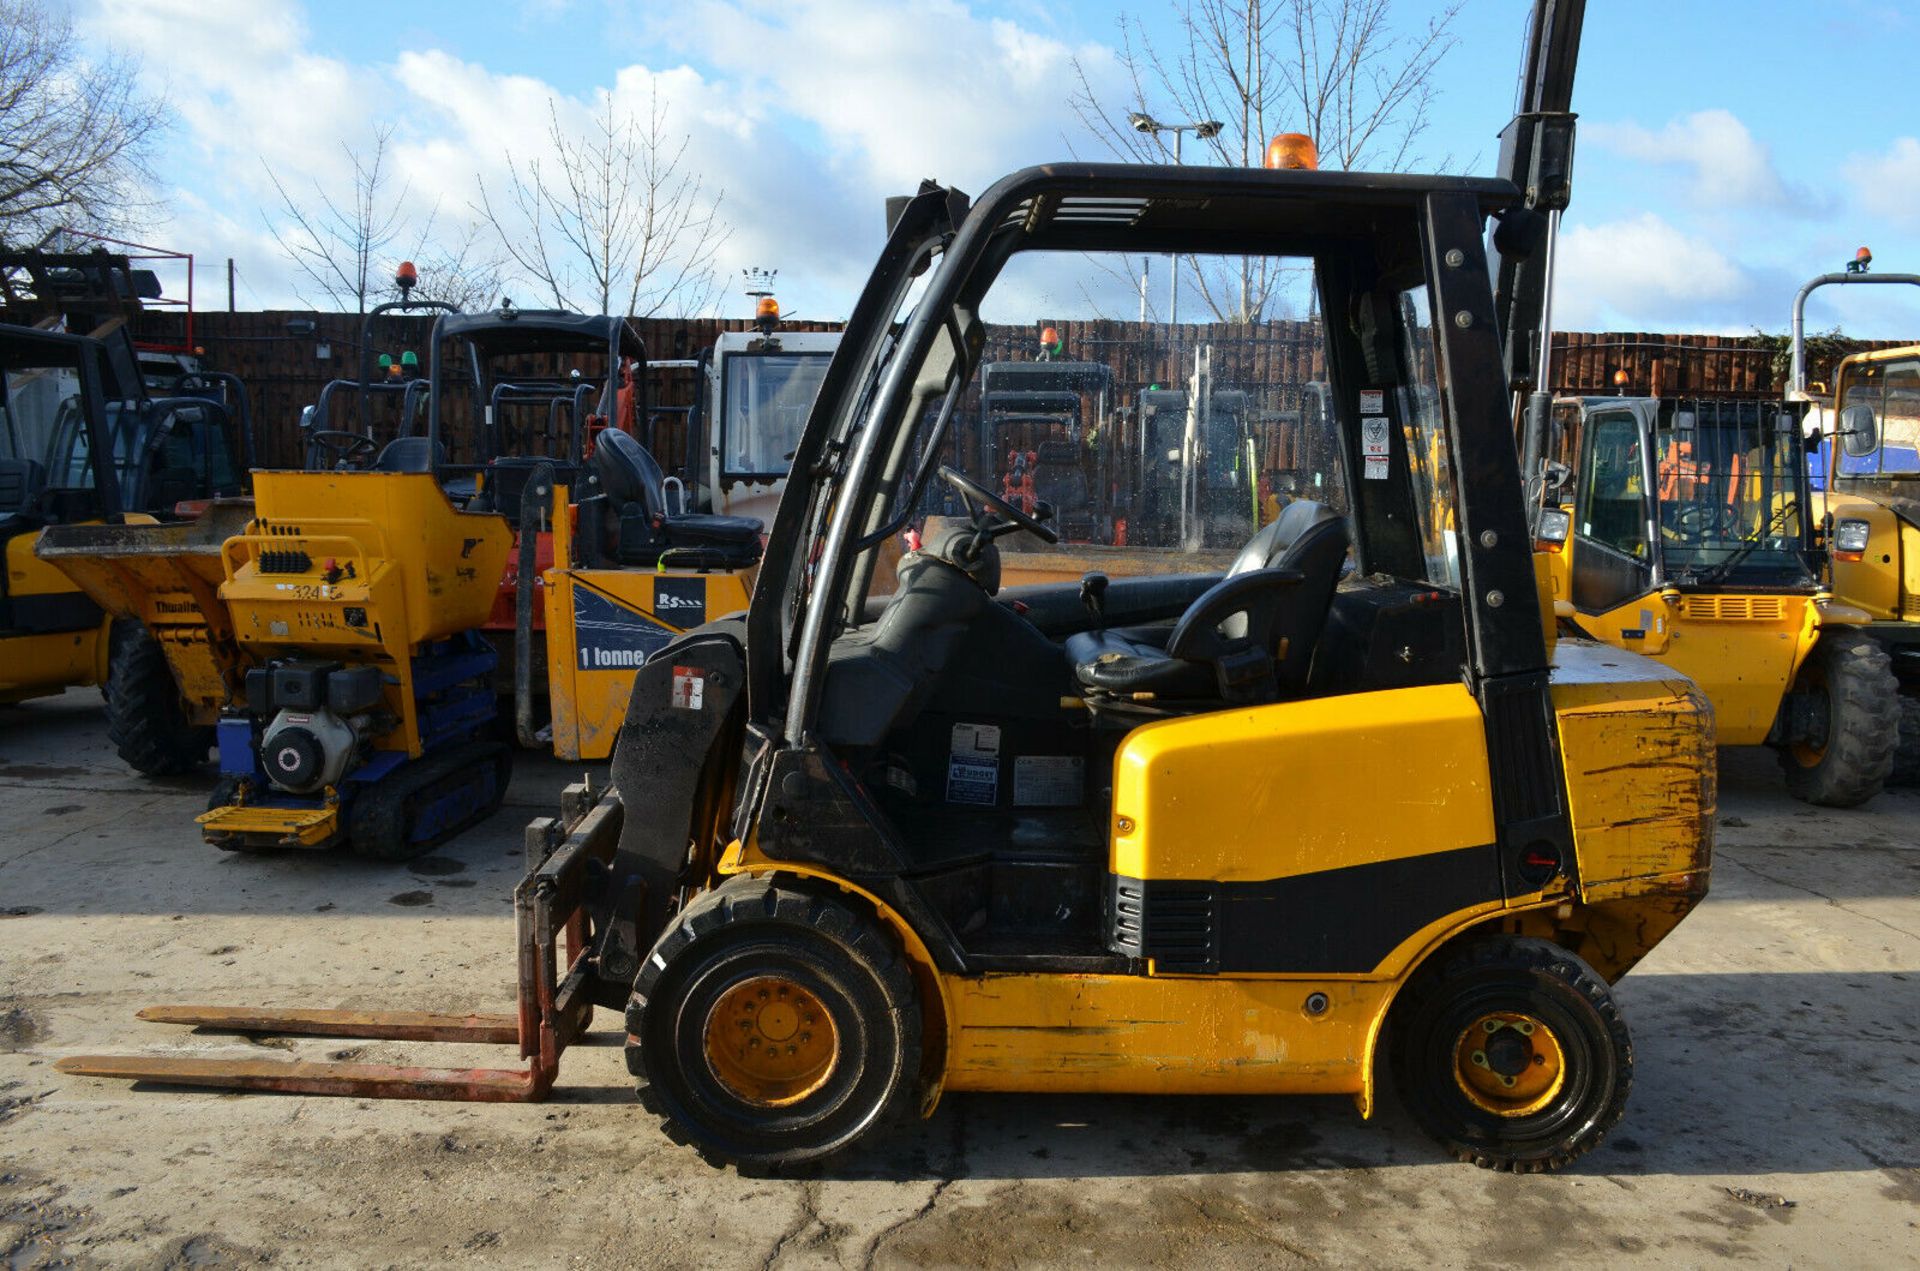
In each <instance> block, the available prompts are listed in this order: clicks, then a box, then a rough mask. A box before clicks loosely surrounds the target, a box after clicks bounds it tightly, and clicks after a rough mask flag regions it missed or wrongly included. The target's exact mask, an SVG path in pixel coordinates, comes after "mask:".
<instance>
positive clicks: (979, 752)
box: [949, 724, 1000, 759]
mask: <svg viewBox="0 0 1920 1271" xmlns="http://www.w3.org/2000/svg"><path fill="white" fill-rule="evenodd" d="M949 749H950V750H951V751H952V753H953V756H954V758H956V759H962V758H970V759H998V758H1000V726H999V725H998V724H955V725H954V726H953V745H952V746H951V747H950V748H949Z"/></svg>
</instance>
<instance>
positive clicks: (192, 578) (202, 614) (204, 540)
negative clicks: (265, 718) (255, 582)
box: [36, 499, 253, 724]
mask: <svg viewBox="0 0 1920 1271" xmlns="http://www.w3.org/2000/svg"><path fill="white" fill-rule="evenodd" d="M252 520H253V501H252V500H251V499H217V500H215V501H214V502H213V504H212V505H211V506H210V507H208V509H207V510H206V511H205V512H203V513H201V514H200V515H199V516H198V517H196V518H194V519H193V520H191V521H171V522H165V523H161V522H155V521H152V520H151V519H149V518H135V517H129V518H128V523H127V524H125V525H100V524H89V525H58V526H53V527H51V528H49V529H47V530H45V531H43V532H42V533H41V535H40V542H39V545H38V547H37V548H36V551H37V552H38V554H39V555H40V557H41V558H42V559H43V560H44V561H46V562H48V563H49V564H51V565H54V566H57V567H58V568H59V569H60V571H61V572H62V573H63V574H65V575H66V576H67V577H69V578H71V579H72V580H73V582H74V583H75V584H77V585H78V586H79V587H81V588H82V589H83V590H84V591H85V592H86V593H87V595H89V596H91V597H92V598H93V601H94V603H95V604H97V605H99V606H100V607H101V608H102V609H103V610H105V611H106V613H107V615H108V616H109V617H111V618H127V619H131V620H133V621H136V622H139V623H140V624H141V625H143V626H144V627H146V629H147V630H148V632H150V633H151V634H152V635H153V637H154V638H155V639H156V640H157V641H158V642H159V644H160V648H161V650H162V651H163V652H164V653H165V654H166V658H167V663H168V665H169V666H170V667H171V668H172V669H173V676H174V681H175V683H177V684H178V685H179V686H180V692H181V696H182V698H183V699H184V701H185V702H186V705H187V708H188V711H189V713H190V715H191V717H192V721H193V722H194V723H196V724H212V723H214V722H215V721H216V720H218V719H219V717H220V711H221V708H223V707H224V706H225V705H226V704H227V702H228V701H229V700H230V698H231V696H232V695H233V694H236V693H238V692H239V689H240V680H239V677H240V675H241V674H242V673H243V672H244V670H245V667H244V665H243V663H242V661H241V655H240V652H239V650H238V648H237V647H236V646H235V645H234V642H233V628H232V623H231V622H230V621H229V619H228V616H227V609H226V606H225V605H224V604H222V603H221V601H220V597H219V588H220V583H221V581H222V580H223V579H225V577H226V566H225V563H224V561H223V560H222V557H221V548H222V546H223V545H224V544H225V543H226V541H227V539H228V538H230V537H232V536H233V535H235V534H239V533H242V532H243V531H245V529H246V528H247V526H248V524H250V523H251V522H252Z"/></svg>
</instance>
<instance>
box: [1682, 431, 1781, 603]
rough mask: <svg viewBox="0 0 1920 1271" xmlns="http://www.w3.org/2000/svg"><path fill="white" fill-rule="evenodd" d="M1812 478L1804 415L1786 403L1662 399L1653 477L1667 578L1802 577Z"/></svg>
mask: <svg viewBox="0 0 1920 1271" xmlns="http://www.w3.org/2000/svg"><path fill="white" fill-rule="evenodd" d="M1805 477H1806V452H1805V447H1804V446H1803V444H1802V442H1801V435H1800V423H1799V418H1798V415H1797V414H1796V413H1795V412H1793V411H1791V410H1790V409H1789V408H1788V407H1786V406H1784V405H1779V404H1769V403H1764V402H1709V401H1702V402H1689V403H1684V404H1679V403H1670V402H1668V403H1662V404H1661V409H1660V413H1659V417H1658V423H1657V424H1656V427H1655V432H1654V480H1655V481H1656V483H1657V484H1658V487H1659V489H1658V495H1659V506H1660V521H1659V524H1660V540H1661V559H1662V561H1663V562H1664V564H1665V566H1666V569H1667V573H1668V574H1669V575H1670V576H1672V577H1673V578H1675V579H1676V580H1685V579H1686V578H1687V577H1688V576H1689V575H1692V576H1696V577H1698V576H1702V575H1704V576H1706V577H1707V578H1709V579H1713V578H1718V577H1721V576H1725V575H1728V574H1731V573H1733V572H1734V571H1738V570H1745V571H1749V572H1753V573H1765V572H1776V573H1777V572H1780V571H1786V572H1788V573H1790V574H1793V575H1796V576H1797V575H1798V574H1800V573H1803V572H1804V571H1805V568H1806V564H1805V558H1804V556H1803V554H1802V551H1803V547H1804V543H1805V535H1804V529H1803V518H1804V516H1805V490H1804V483H1805Z"/></svg>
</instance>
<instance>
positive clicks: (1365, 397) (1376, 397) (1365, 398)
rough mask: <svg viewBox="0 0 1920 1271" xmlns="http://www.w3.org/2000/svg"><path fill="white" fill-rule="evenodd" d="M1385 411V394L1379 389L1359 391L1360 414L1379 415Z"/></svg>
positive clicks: (1383, 390)
mask: <svg viewBox="0 0 1920 1271" xmlns="http://www.w3.org/2000/svg"><path fill="white" fill-rule="evenodd" d="M1386 409H1387V393H1386V390H1385V389H1381V388H1363V389H1361V390H1360V413H1361V414H1362V415H1379V414H1383V413H1385V411H1386Z"/></svg>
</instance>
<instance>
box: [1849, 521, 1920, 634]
mask: <svg viewBox="0 0 1920 1271" xmlns="http://www.w3.org/2000/svg"><path fill="white" fill-rule="evenodd" d="M1827 509H1828V511H1829V512H1830V513H1831V514H1832V517H1833V519H1834V521H1836V522H1838V521H1841V520H1848V521H1865V522H1866V523H1867V525H1868V527H1869V529H1868V531H1867V550H1866V551H1865V552H1863V553H1862V554H1861V559H1859V560H1857V561H1847V560H1841V559H1840V558H1839V556H1837V555H1836V556H1834V558H1833V594H1834V595H1835V596H1836V597H1837V598H1838V599H1840V600H1842V601H1845V602H1846V603H1847V604H1850V605H1856V606H1858V607H1859V608H1861V609H1864V610H1866V611H1867V613H1868V614H1869V615H1870V616H1871V617H1873V618H1875V619H1876V620H1879V621H1883V622H1888V621H1900V620H1903V619H1904V620H1909V621H1911V620H1916V619H1920V576H1916V574H1917V573H1920V526H1915V525H1913V524H1911V523H1910V522H1908V521H1906V520H1904V519H1902V518H1901V517H1900V516H1899V515H1898V514H1897V513H1895V512H1894V511H1893V509H1891V508H1888V507H1884V506H1882V505H1881V504H1878V503H1875V502H1873V501H1871V500H1869V499H1863V498H1860V497H1858V496H1856V495H1851V494H1831V493H1830V494H1828V495H1827ZM1828 546H1829V548H1831V546H1832V544H1831V543H1829V544H1828Z"/></svg>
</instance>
